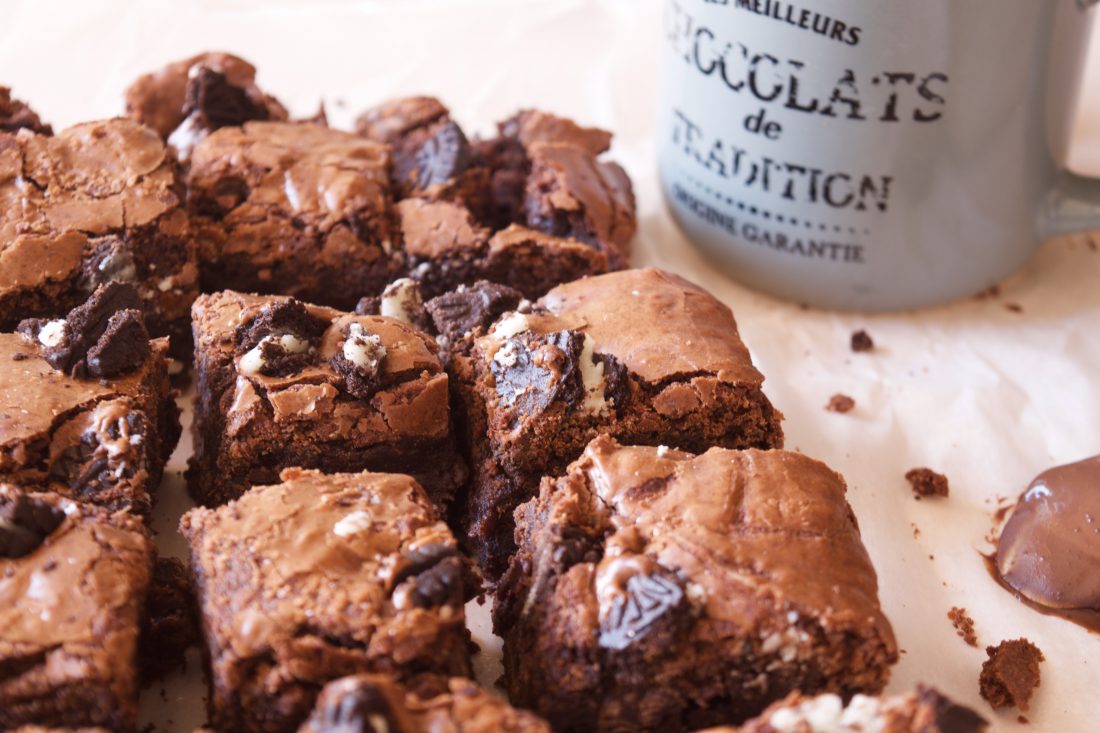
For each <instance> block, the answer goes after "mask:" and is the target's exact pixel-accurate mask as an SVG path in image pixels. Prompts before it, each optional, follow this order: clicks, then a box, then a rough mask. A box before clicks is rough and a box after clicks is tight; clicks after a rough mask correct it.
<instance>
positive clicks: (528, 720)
mask: <svg viewBox="0 0 1100 733" xmlns="http://www.w3.org/2000/svg"><path fill="white" fill-rule="evenodd" d="M349 728H350V729H351V730H369V731H379V730H387V731H392V732H393V733H437V732H439V731H467V730H478V731H507V732H508V733H550V726H549V725H548V724H547V723H546V722H545V721H543V720H542V719H540V718H539V717H538V716H536V715H535V714H534V713H531V712H529V711H526V710H520V709H518V708H514V707H512V706H511V705H509V704H508V703H507V702H505V701H504V700H502V699H501V698H499V697H497V696H496V695H494V694H492V693H490V692H488V691H486V690H484V689H482V688H480V687H478V685H477V684H475V683H474V682H472V681H471V680H468V679H465V678H462V677H451V678H446V677H442V676H439V675H421V676H420V677H417V678H415V679H413V680H410V681H409V682H408V683H406V684H401V683H400V682H398V681H397V680H396V679H394V678H393V677H391V676H388V675H378V674H363V675H354V676H351V677H344V678H342V679H339V680H335V681H333V682H330V683H328V684H327V685H326V686H325V688H324V689H323V690H322V691H321V694H320V696H319V697H318V699H317V705H316V706H315V707H314V709H313V713H312V714H311V715H310V717H309V719H308V720H307V721H306V722H305V723H304V724H303V725H302V727H301V728H299V729H298V733H343V732H344V731H347V730H349Z"/></svg>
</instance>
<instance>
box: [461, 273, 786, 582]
mask: <svg viewBox="0 0 1100 733" xmlns="http://www.w3.org/2000/svg"><path fill="white" fill-rule="evenodd" d="M459 351H460V350H459ZM452 369H453V373H454V376H455V382H456V384H457V385H458V387H459V390H458V391H459V395H460V398H461V401H462V403H463V406H464V413H465V416H466V424H465V427H464V433H465V441H466V444H467V446H468V450H469V452H470V461H471V464H470V468H471V471H472V474H473V476H472V480H471V486H470V489H469V491H468V492H467V493H466V495H465V496H464V498H463V502H462V504H463V505H462V506H461V507H460V514H461V521H462V524H463V526H464V527H465V529H466V531H467V534H468V536H469V539H470V541H471V544H472V545H473V547H474V549H475V550H476V552H477V555H478V558H479V562H480V563H481V565H482V568H483V570H485V571H486V573H487V574H488V575H489V576H490V577H496V576H497V575H499V574H500V573H501V572H503V570H504V567H505V563H506V561H507V558H508V555H509V554H510V552H511V551H512V549H513V547H514V543H513V539H512V530H513V526H514V525H513V521H512V512H513V510H514V509H515V508H516V507H517V506H518V505H519V504H521V503H523V502H524V501H527V500H528V499H530V498H531V497H532V496H534V495H535V494H536V493H537V490H538V484H539V480H540V479H541V478H542V477H543V476H548V475H555V474H558V473H560V472H561V471H562V470H564V469H565V467H566V465H567V464H568V463H569V462H570V461H572V460H573V459H575V458H576V457H577V456H579V455H580V453H581V451H582V450H583V449H584V446H585V445H586V444H587V443H588V441H589V440H591V439H592V438H594V437H595V436H597V435H599V434H601V433H607V434H610V435H612V436H614V437H617V438H619V439H620V440H624V441H627V442H630V443H636V444H644V445H660V444H669V445H673V446H675V447H678V448H683V449H685V450H693V451H697V452H698V451H703V450H706V449H707V448H708V447H710V446H715V445H717V446H723V447H727V448H750V447H752V448H776V447H780V446H781V445H782V444H783V432H782V429H781V428H780V419H781V417H782V416H781V415H780V413H779V412H778V411H777V410H775V409H774V408H773V407H772V405H771V403H770V402H769V401H768V398H767V397H765V396H764V393H763V392H762V391H761V385H762V383H763V380H764V378H763V377H762V376H761V374H760V372H758V371H757V370H756V369H755V368H754V367H753V365H752V360H751V358H750V357H749V352H748V349H746V348H745V346H744V344H743V343H741V339H740V337H739V335H738V332H737V325H736V323H735V322H734V319H733V314H732V313H731V312H730V310H729V308H727V307H726V306H725V305H723V304H722V303H721V302H720V301H718V300H717V299H715V298H714V297H713V296H711V295H710V294H709V293H707V292H706V291H704V290H702V289H701V288H699V287H697V286H695V285H693V284H691V283H689V282H688V281H686V280H683V279H682V278H680V277H678V276H676V275H672V274H670V273H667V272H664V271H661V270H656V269H644V270H626V271H622V272H617V273H609V274H607V275H601V276H598V277H592V278H586V279H584V280H578V281H576V282H573V283H568V284H566V285H561V286H559V287H557V288H554V289H553V290H551V291H550V292H549V293H547V294H546V296H545V297H543V298H542V299H541V300H539V301H538V302H537V303H536V304H535V305H534V306H532V307H530V308H528V309H527V312H523V311H514V312H512V313H510V314H507V315H505V316H503V317H502V318H500V319H499V320H497V322H496V323H495V325H493V326H492V327H491V328H490V329H489V330H488V333H486V334H485V335H484V336H481V337H480V338H478V339H477V340H476V341H475V342H474V344H473V345H472V346H471V347H470V354H469V356H463V355H461V354H459V355H457V356H455V357H454V358H453V360H452Z"/></svg>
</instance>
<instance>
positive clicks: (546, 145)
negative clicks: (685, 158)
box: [357, 97, 635, 298]
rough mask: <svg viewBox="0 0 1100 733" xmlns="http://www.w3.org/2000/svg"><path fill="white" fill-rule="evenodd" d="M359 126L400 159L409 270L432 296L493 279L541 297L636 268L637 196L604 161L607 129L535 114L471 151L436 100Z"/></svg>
mask: <svg viewBox="0 0 1100 733" xmlns="http://www.w3.org/2000/svg"><path fill="white" fill-rule="evenodd" d="M357 129H358V130H359V132H360V133H361V134H362V135H364V136H366V137H369V138H371V139H373V140H378V141H380V142H384V143H386V144H387V145H389V146H391V148H392V150H393V161H394V165H393V169H392V174H391V178H392V185H393V188H394V191H395V193H396V195H397V196H398V198H399V199H401V200H400V201H399V202H398V204H397V206H396V209H397V215H398V220H399V224H400V233H401V240H402V243H403V249H404V257H405V269H406V272H407V273H408V275H409V276H411V277H414V278H416V279H417V280H418V281H419V282H420V283H421V286H422V287H423V289H424V294H425V296H426V297H432V296H436V295H440V294H442V293H445V292H448V291H450V290H453V289H455V288H456V287H458V286H460V285H464V284H465V285H468V284H472V283H474V282H475V281H478V280H488V281H491V282H496V283H506V284H508V285H510V286H512V287H515V288H517V289H518V290H520V291H521V292H522V293H523V294H524V295H525V296H527V297H530V298H536V297H538V296H540V295H542V294H543V293H545V292H546V291H547V290H548V289H550V288H551V287H553V286H554V285H557V284H559V283H562V282H568V281H571V280H575V279H577V278H579V277H582V276H585V275H593V274H600V273H604V272H607V271H608V270H612V269H620V268H622V267H625V266H626V265H627V264H628V262H629V258H630V239H631V237H632V236H633V234H634V229H635V203H634V194H633V190H632V188H631V184H630V180H629V178H628V177H627V176H626V173H625V172H624V171H623V169H622V168H621V167H620V166H618V165H617V164H616V163H612V162H607V161H603V160H600V159H599V156H601V154H602V153H604V152H605V151H606V150H607V148H608V146H609V145H610V142H611V135H610V134H609V133H607V132H604V131H603V130H598V129H595V128H584V127H580V126H579V125H577V124H575V123H574V122H572V121H570V120H566V119H563V118H560V117H555V116H553V115H549V114H546V113H543V112H537V111H533V110H526V111H523V112H521V113H519V114H518V115H516V116H514V117H513V118H511V119H509V120H508V121H506V122H504V123H502V124H501V125H500V126H499V130H498V134H497V136H496V137H494V138H491V139H489V140H474V141H472V142H471V141H470V140H468V139H467V137H466V135H465V134H464V133H463V131H462V129H461V128H460V127H459V126H458V125H457V124H456V123H455V122H454V120H453V119H451V116H450V112H449V111H448V110H447V108H446V107H445V106H443V104H442V103H440V102H439V100H437V99H434V98H432V97H407V98H403V99H397V100H393V101H390V102H387V103H385V104H382V105H380V106H378V107H376V108H374V109H372V110H368V111H367V112H366V113H364V115H363V116H361V117H360V119H359V121H358V123H357Z"/></svg>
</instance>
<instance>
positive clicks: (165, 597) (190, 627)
mask: <svg viewBox="0 0 1100 733" xmlns="http://www.w3.org/2000/svg"><path fill="white" fill-rule="evenodd" d="M198 643H199V622H198V610H197V609H196V608H195V595H194V589H193V588H192V587H191V576H190V574H189V572H188V570H187V566H186V565H185V564H184V563H183V561H182V560H179V559H177V558H174V557H159V558H157V561H156V565H155V566H154V567H153V576H152V580H151V582H150V586H149V597H148V599H147V600H146V604H145V615H144V618H143V620H142V625H141V639H140V647H139V661H140V666H141V675H140V679H141V683H142V685H149V684H151V683H153V682H155V681H156V680H158V679H160V678H162V677H164V676H165V675H167V674H168V673H170V672H174V671H176V670H181V669H183V668H184V667H185V660H184V655H185V654H186V653H187V650H188V649H190V648H191V647H193V646H196V645H198Z"/></svg>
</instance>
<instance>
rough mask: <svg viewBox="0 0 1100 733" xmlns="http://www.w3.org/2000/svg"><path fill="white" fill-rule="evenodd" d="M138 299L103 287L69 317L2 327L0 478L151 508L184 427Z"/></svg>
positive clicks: (160, 344)
mask: <svg viewBox="0 0 1100 733" xmlns="http://www.w3.org/2000/svg"><path fill="white" fill-rule="evenodd" d="M133 297H134V296H133V292H132V291H131V290H128V286H122V285H108V286H104V287H103V288H101V289H100V290H98V291H97V294H96V295H95V296H94V297H93V298H92V299H90V300H89V301H88V303H86V304H85V305H84V306H81V307H80V308H78V309H76V310H74V311H73V312H72V313H71V314H70V316H69V317H68V318H67V319H60V320H54V321H46V322H41V321H26V322H24V324H23V333H22V334H15V333H0V481H11V482H14V483H18V484H20V485H23V486H26V487H33V488H35V489H36V490H43V491H45V490H48V491H53V492H56V493H59V494H63V495H65V496H70V497H73V498H76V499H79V500H80V501H86V502H91V503H93V504H99V505H102V506H105V507H107V508H109V509H112V510H117V509H128V510H131V511H133V512H136V513H138V514H141V515H143V516H145V515H147V514H148V513H149V511H150V509H151V507H152V493H153V492H154V491H155V489H156V487H157V484H158V483H159V482H160V477H161V474H162V472H163V469H164V463H165V461H166V460H167V458H168V456H169V455H170V454H171V452H172V450H173V449H174V448H175V445H176V440H177V439H178V438H179V432H180V426H179V415H178V411H177V408H176V404H175V402H174V400H173V395H172V392H171V389H170V387H169V383H168V359H167V352H168V342H167V340H166V339H155V340H153V341H150V340H149V339H148V336H146V335H145V334H144V331H143V327H140V323H141V317H140V315H138V312H137V311H136V310H133V309H128V308H125V306H127V305H131V304H132V302H131V299H132V298H133ZM116 306H117V307H122V308H123V309H122V310H115V311H112V308H113V307H116ZM135 323H136V324H137V325H138V327H134V325H133V324H135Z"/></svg>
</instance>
